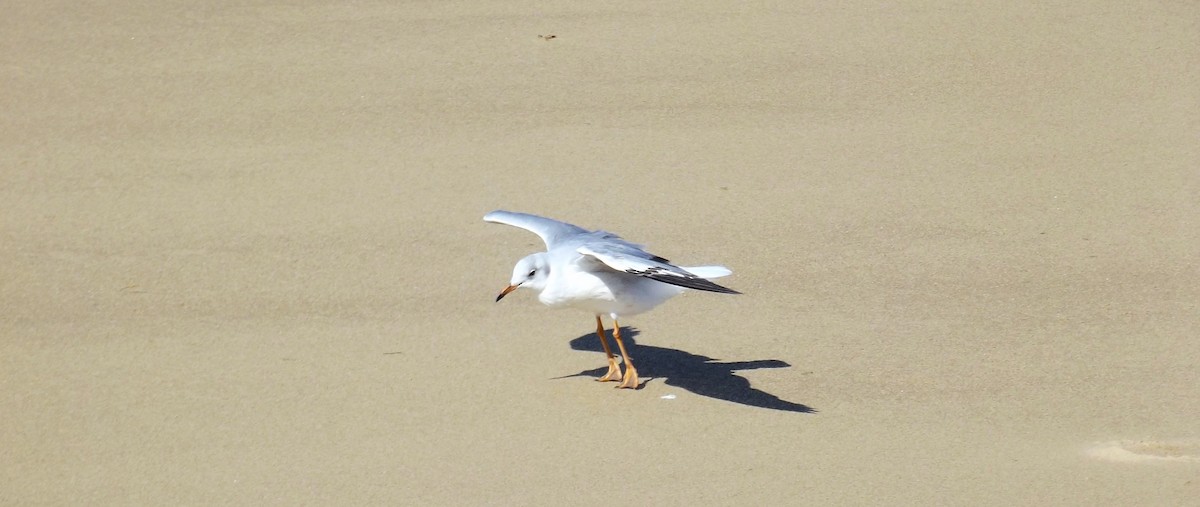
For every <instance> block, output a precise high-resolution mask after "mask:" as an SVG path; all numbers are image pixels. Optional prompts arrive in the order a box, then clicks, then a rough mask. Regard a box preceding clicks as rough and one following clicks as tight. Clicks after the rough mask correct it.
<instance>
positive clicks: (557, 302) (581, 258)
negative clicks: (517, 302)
mask: <svg viewBox="0 0 1200 507" xmlns="http://www.w3.org/2000/svg"><path fill="white" fill-rule="evenodd" d="M483 220H484V221H485V222H492V223H497V224H505V225H511V226H514V227H520V228H522V229H525V230H527V231H529V232H532V233H534V234H537V235H538V236H539V237H541V238H542V241H544V242H545V243H546V251H545V252H538V253H534V254H530V255H528V256H526V257H524V258H522V259H521V260H519V261H517V265H516V267H514V268H513V273H512V279H511V281H510V282H509V284H508V287H505V288H504V290H502V291H500V295H499V296H496V301H497V302H499V301H500V300H501V299H503V298H504V296H507V295H508V293H510V292H512V291H514V290H517V289H530V290H533V291H536V292H537V294H538V301H541V302H542V304H544V305H546V306H549V307H551V308H563V307H567V308H578V309H581V310H584V311H587V312H590V313H592V314H594V315H595V316H596V336H599V337H600V344H601V345H603V346H604V353H605V354H606V355H608V372H607V373H605V374H604V376H602V377H600V378H598V379H596V380H598V381H600V382H610V381H611V382H616V381H618V380H619V381H620V382H621V383H620V384H618V385H617V387H618V388H625V389H637V388H638V387H639V386H640V384H639V383H638V374H637V369H636V368H634V367H633V361H632V358H630V357H629V352H628V351H627V350H625V343H624V342H623V341H621V324H620V323H619V322H618V319H620V318H622V317H627V316H632V315H637V314H639V313H643V312H646V311H648V310H650V309H651V308H654V307H656V306H658V305H659V304H662V303H663V302H664V301H666V300H668V299H670V298H672V297H674V296H677V295H679V294H681V293H683V291H684V289H695V290H702V291H708V292H719V293H723V294H741V293H740V292H738V291H736V290H733V289H730V288H728V287H722V286H720V285H717V284H715V283H713V282H712V281H710V280H709V279H711V278H720V277H722V276H727V275H730V274H732V273H733V272H732V271H730V270H729V269H727V268H725V267H724V266H697V267H679V266H676V265H674V264H671V263H670V261H668V260H667V259H664V258H662V257H659V256H657V255H654V254H651V253H649V252H646V251H645V250H644V249H643V248H644V247H643V246H642V245H638V244H634V243H630V242H628V241H625V240H624V239H621V237H620V236H617V235H616V234H613V233H611V232H605V231H599V230H598V231H589V230H587V229H584V228H582V227H579V226H575V225H571V224H568V223H566V222H560V221H558V220H554V219H550V218H545V217H540V216H537V215H530V214H527V213H516V212H512V211H504V210H496V211H493V212H491V213H488V214H486V215H484V216H483ZM602 315H608V316H609V318H611V319H612V321H613V331H612V334H613V340H614V341H616V342H617V347H618V348H619V349H620V351H621V361H622V362H623V363H624V364H625V373H624V374H622V373H621V369H620V367H619V366H618V365H617V360H616V357H614V356H613V353H612V349H610V348H609V347H608V339H607V338H605V336H604V322H603V321H602V320H601V319H600V317H601V316H602Z"/></svg>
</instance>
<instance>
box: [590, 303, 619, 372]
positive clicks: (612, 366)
mask: <svg viewBox="0 0 1200 507" xmlns="http://www.w3.org/2000/svg"><path fill="white" fill-rule="evenodd" d="M596 336H599V337H600V345H603V346H604V353H605V354H607V355H608V373H605V374H604V376H603V377H600V378H598V379H596V381H597V382H616V381H618V380H621V367H619V366H617V358H616V357H615V356H613V353H612V349H610V348H608V339H607V338H605V337H604V323H603V322H601V321H600V316H599V315H597V316H596Z"/></svg>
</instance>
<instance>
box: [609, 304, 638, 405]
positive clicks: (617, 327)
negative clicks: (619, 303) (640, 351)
mask: <svg viewBox="0 0 1200 507" xmlns="http://www.w3.org/2000/svg"><path fill="white" fill-rule="evenodd" d="M613 338H614V339H616V340H617V347H619V348H620V349H621V360H622V361H624V362H625V376H624V377H621V384H620V385H618V386H617V387H618V388H623V389H637V388H638V374H637V369H636V368H634V367H633V360H632V359H633V358H631V357H629V352H626V351H625V342H623V341H621V323H620V322H617V319H616V318H613Z"/></svg>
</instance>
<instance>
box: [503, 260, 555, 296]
mask: <svg viewBox="0 0 1200 507" xmlns="http://www.w3.org/2000/svg"><path fill="white" fill-rule="evenodd" d="M547 257H549V256H548V255H547V254H546V252H541V253H535V254H530V255H527V256H525V258H523V259H521V260H519V261H517V265H516V266H515V267H513V274H512V280H511V281H509V282H508V287H505V288H504V290H502V291H500V295H499V296H496V301H500V300H501V299H504V296H507V295H508V293H509V292H512V291H514V290H517V289H518V288H521V289H533V290H536V291H538V292H541V291H542V289H545V288H546V279H547V278H549V277H550V259H548V258H547Z"/></svg>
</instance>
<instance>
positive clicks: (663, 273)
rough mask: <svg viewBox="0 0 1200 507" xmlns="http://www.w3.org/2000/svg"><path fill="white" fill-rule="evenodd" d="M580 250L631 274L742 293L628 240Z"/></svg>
mask: <svg viewBox="0 0 1200 507" xmlns="http://www.w3.org/2000/svg"><path fill="white" fill-rule="evenodd" d="M577 251H578V252H579V253H580V254H582V255H585V256H588V257H591V258H593V259H596V260H598V261H600V262H602V263H604V265H606V266H608V267H610V268H612V269H615V270H617V271H624V272H626V273H629V274H633V275H638V276H644V277H646V278H650V279H652V280H658V281H660V282H663V283H669V284H671V285H678V286H680V287H686V288H689V289H696V290H704V291H709V292H720V293H724V294H741V292H738V291H736V290H733V289H730V288H728V287H722V286H720V285H717V284H715V283H713V282H710V281H708V280H706V279H704V278H701V277H699V276H697V275H695V274H693V273H691V272H689V271H687V270H685V269H683V268H681V267H679V266H675V265H672V264H668V263H667V260H666V259H663V258H662V257H658V256H655V255H652V254H649V253H647V252H645V251H643V250H641V249H639V248H637V247H636V246H635V245H632V244H629V243H625V242H624V241H621V242H611V241H606V242H591V243H586V244H584V245H583V246H580V247H579V248H578V249H577ZM726 271H728V270H726Z"/></svg>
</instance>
